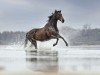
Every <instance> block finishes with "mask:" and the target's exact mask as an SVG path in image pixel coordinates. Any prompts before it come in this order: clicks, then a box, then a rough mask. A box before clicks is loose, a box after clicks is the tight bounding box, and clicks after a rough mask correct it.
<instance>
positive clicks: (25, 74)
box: [0, 70, 100, 75]
mask: <svg viewBox="0 0 100 75" xmlns="http://www.w3.org/2000/svg"><path fill="white" fill-rule="evenodd" d="M0 75H100V72H94V71H66V72H39V71H38V72H36V71H31V70H15V71H13V70H4V71H0Z"/></svg>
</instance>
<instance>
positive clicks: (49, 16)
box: [48, 13, 54, 22]
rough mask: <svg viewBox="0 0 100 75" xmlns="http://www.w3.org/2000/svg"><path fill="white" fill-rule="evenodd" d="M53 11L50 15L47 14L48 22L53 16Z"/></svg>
mask: <svg viewBox="0 0 100 75" xmlns="http://www.w3.org/2000/svg"><path fill="white" fill-rule="evenodd" d="M53 15H54V14H53V13H52V14H51V15H50V16H48V18H49V20H48V22H50V20H51V18H52V17H53Z"/></svg>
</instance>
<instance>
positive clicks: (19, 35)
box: [0, 31, 25, 45]
mask: <svg viewBox="0 0 100 75" xmlns="http://www.w3.org/2000/svg"><path fill="white" fill-rule="evenodd" d="M24 39H25V32H20V31H17V32H12V31H11V32H9V31H5V32H2V33H0V44H2V45H5V44H6V45H7V44H22V43H23V41H24Z"/></svg>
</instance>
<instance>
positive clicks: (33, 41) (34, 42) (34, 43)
mask: <svg viewBox="0 0 100 75" xmlns="http://www.w3.org/2000/svg"><path fill="white" fill-rule="evenodd" d="M31 43H32V44H33V45H34V47H35V49H37V42H36V40H32V42H31Z"/></svg>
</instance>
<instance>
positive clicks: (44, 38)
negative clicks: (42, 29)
mask: <svg viewBox="0 0 100 75" xmlns="http://www.w3.org/2000/svg"><path fill="white" fill-rule="evenodd" d="M35 39H36V40H38V41H46V40H49V38H48V37H47V36H46V34H45V33H44V34H37V35H36V36H35Z"/></svg>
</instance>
